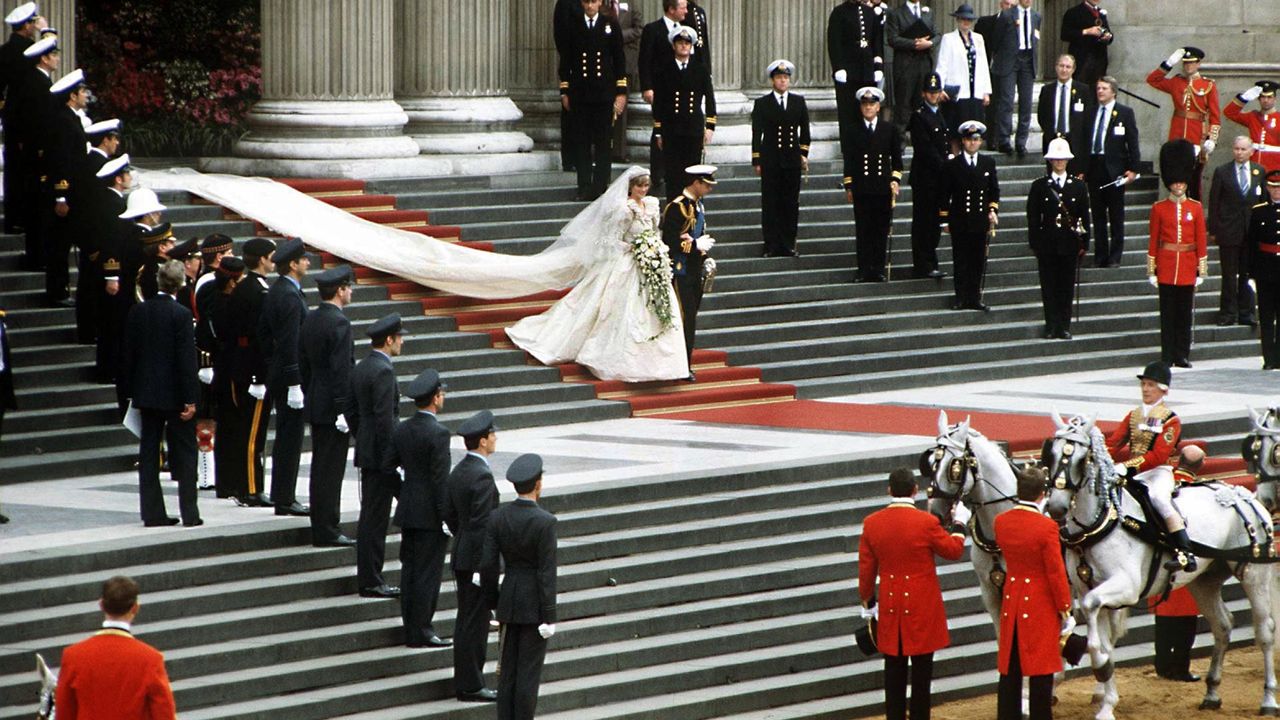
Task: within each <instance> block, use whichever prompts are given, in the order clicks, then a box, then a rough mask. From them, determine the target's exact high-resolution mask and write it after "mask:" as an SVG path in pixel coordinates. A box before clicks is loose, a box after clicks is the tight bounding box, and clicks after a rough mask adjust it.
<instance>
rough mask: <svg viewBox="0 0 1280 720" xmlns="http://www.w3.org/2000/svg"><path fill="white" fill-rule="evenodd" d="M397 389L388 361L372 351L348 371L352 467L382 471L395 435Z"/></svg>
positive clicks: (393, 371)
mask: <svg viewBox="0 0 1280 720" xmlns="http://www.w3.org/2000/svg"><path fill="white" fill-rule="evenodd" d="M399 402H400V386H399V384H398V383H397V382H396V372H395V369H394V368H393V367H392V365H391V358H390V357H389V356H388V355H387V354H386V353H383V352H380V351H378V350H374V351H372V352H370V353H369V354H368V355H367V356H365V358H364V359H362V360H361V361H360V362H358V363H356V367H355V369H354V370H352V371H351V404H352V407H351V409H352V413H351V414H350V415H348V416H347V424H348V425H349V426H350V429H351V434H352V435H354V436H355V439H356V457H355V464H356V467H358V468H360V469H361V470H365V471H382V470H384V469H385V468H386V460H387V447H388V445H389V443H390V441H391V436H392V434H393V433H394V432H395V427H396V418H397V409H398V407H399Z"/></svg>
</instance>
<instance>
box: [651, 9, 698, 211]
mask: <svg viewBox="0 0 1280 720" xmlns="http://www.w3.org/2000/svg"><path fill="white" fill-rule="evenodd" d="M688 14H689V3H688V1H687V0H662V17H660V18H658V19H657V20H654V21H653V22H651V23H649V24H648V25H645V26H644V31H643V32H642V33H641V34H640V56H639V58H638V60H637V63H636V64H637V66H638V67H637V73H638V77H639V83H640V97H641V98H643V99H644V101H645V102H647V103H649V104H650V106H652V105H653V98H654V92H653V91H654V82H655V79H654V76H655V74H656V73H657V71H658V69H659V68H663V67H666V66H668V65H670V64H671V63H673V62H675V59H676V54H675V50H673V49H672V47H671V41H670V40H669V39H668V38H669V37H670V36H671V33H673V32H675V30H676V29H677V28H679V27H680V26H681V23H683V22H684V20H685V18H687V17H688ZM695 32H696V31H695ZM695 57H696V56H695ZM701 61H702V60H701V58H700V57H696V59H695V60H694V62H701ZM658 137H659V136H658V133H657V132H656V131H655V132H653V133H652V134H651V135H650V136H649V173H650V174H651V176H652V178H653V184H654V187H653V192H654V193H658V192H665V190H666V188H662V187H659V186H660V185H661V184H662V181H663V179H664V178H665V177H666V167H667V166H666V162H665V160H664V159H663V153H662V147H661V146H660V145H659V143H658Z"/></svg>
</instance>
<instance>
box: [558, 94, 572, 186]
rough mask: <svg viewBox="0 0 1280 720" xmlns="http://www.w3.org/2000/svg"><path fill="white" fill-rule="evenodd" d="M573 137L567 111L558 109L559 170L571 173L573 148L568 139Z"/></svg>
mask: <svg viewBox="0 0 1280 720" xmlns="http://www.w3.org/2000/svg"><path fill="white" fill-rule="evenodd" d="M572 135H573V126H572V124H571V123H570V120H569V111H568V110H565V109H564V108H563V107H561V108H560V169H562V170H565V171H566V172H568V171H572V170H573V169H574V167H573V148H572V144H571V143H570V142H569V138H570V137H572Z"/></svg>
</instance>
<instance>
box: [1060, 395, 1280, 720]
mask: <svg viewBox="0 0 1280 720" xmlns="http://www.w3.org/2000/svg"><path fill="white" fill-rule="evenodd" d="M1051 417H1052V418H1053V420H1054V422H1055V423H1056V424H1057V426H1058V431H1057V433H1055V435H1054V437H1053V442H1052V444H1051V445H1049V446H1048V447H1049V450H1048V452H1047V453H1046V456H1045V458H1044V463H1045V465H1046V467H1047V469H1048V471H1049V475H1050V483H1051V487H1050V495H1049V499H1048V502H1047V504H1046V510H1047V511H1048V512H1049V515H1050V516H1052V517H1053V518H1055V519H1056V520H1058V522H1059V523H1060V524H1062V531H1061V532H1062V539H1063V542H1064V543H1065V544H1066V545H1067V548H1068V551H1067V571H1068V575H1069V576H1070V577H1071V580H1072V583H1073V584H1074V585H1076V587H1077V589H1078V591H1080V592H1081V593H1082V594H1083V597H1082V598H1081V600H1080V608H1081V610H1082V611H1083V612H1084V614H1085V619H1086V622H1087V623H1088V630H1089V632H1088V644H1089V655H1090V661H1091V664H1092V666H1093V672H1094V677H1095V678H1096V679H1097V680H1098V682H1099V683H1100V684H1101V687H1102V694H1101V697H1100V698H1098V700H1099V709H1098V713H1097V715H1096V718H1097V720H1112V719H1113V718H1114V717H1115V715H1114V710H1115V706H1116V704H1117V703H1118V702H1119V699H1120V695H1119V692H1118V690H1117V688H1116V682H1115V676H1114V671H1115V665H1114V661H1113V659H1112V652H1113V650H1114V648H1115V642H1116V640H1117V639H1118V638H1119V636H1120V635H1122V634H1123V631H1124V627H1123V625H1124V623H1123V619H1122V618H1119V617H1117V613H1116V611H1120V610H1122V609H1123V608H1128V607H1131V606H1133V605H1136V604H1137V603H1139V602H1141V601H1142V600H1143V599H1145V598H1146V597H1148V596H1152V595H1160V594H1161V593H1163V592H1164V591H1165V590H1166V589H1168V588H1170V587H1172V588H1177V587H1181V586H1183V585H1186V586H1187V587H1188V588H1189V589H1190V590H1191V594H1192V595H1193V596H1194V597H1195V599H1196V604H1197V605H1199V607H1200V610H1201V611H1202V612H1203V613H1204V616H1205V618H1206V619H1207V620H1208V621H1209V627H1210V628H1211V629H1212V630H1213V638H1214V648H1213V660H1212V662H1211V663H1210V665H1209V672H1208V674H1207V675H1206V676H1205V685H1206V689H1205V695H1204V699H1203V700H1202V701H1201V703H1200V708H1201V709H1217V708H1220V707H1222V699H1221V698H1220V697H1219V696H1218V686H1219V685H1220V684H1221V683H1222V661H1223V657H1224V655H1225V654H1226V651H1227V645H1228V643H1229V642H1230V636H1231V615H1230V613H1229V612H1228V611H1227V606H1226V604H1225V603H1224V602H1223V601H1222V583H1223V582H1224V581H1226V579H1227V578H1229V577H1230V576H1231V575H1233V574H1234V575H1235V576H1236V577H1237V578H1239V580H1240V584H1241V585H1242V586H1243V587H1244V590H1245V594H1246V596H1247V597H1248V599H1249V605H1250V607H1251V609H1252V612H1253V626H1254V638H1255V641H1256V643H1257V645H1258V647H1259V649H1260V650H1261V651H1262V657H1263V671H1264V676H1265V677H1264V681H1263V692H1262V704H1261V706H1260V709H1259V711H1258V714H1259V715H1270V716H1275V715H1280V709H1278V708H1277V705H1276V691H1275V688H1276V678H1275V667H1274V659H1273V657H1272V652H1271V651H1272V645H1273V642H1274V630H1275V623H1274V621H1273V620H1272V617H1271V580H1272V570H1271V565H1270V564H1267V563H1266V562H1263V563H1256V562H1250V560H1253V559H1255V558H1257V559H1262V560H1264V561H1265V560H1270V559H1272V555H1273V553H1272V544H1271V537H1270V534H1271V524H1270V521H1269V519H1267V518H1268V515H1267V513H1266V511H1265V510H1264V509H1263V507H1262V506H1261V505H1260V504H1259V503H1258V502H1257V501H1255V500H1254V499H1253V497H1252V496H1251V495H1250V494H1249V493H1248V491H1246V490H1243V489H1241V488H1236V487H1232V486H1229V485H1223V484H1219V483H1204V484H1197V485H1191V486H1183V487H1182V488H1181V489H1180V491H1179V493H1178V497H1177V498H1176V499H1175V501H1174V506H1175V507H1177V508H1178V510H1179V512H1181V513H1182V514H1183V515H1184V516H1185V517H1186V520H1187V531H1188V533H1189V534H1190V536H1191V539H1192V547H1193V549H1194V550H1195V554H1196V556H1197V557H1200V558H1203V560H1202V562H1201V563H1200V565H1199V568H1198V570H1197V571H1196V572H1193V573H1187V572H1184V571H1177V572H1175V573H1173V574H1172V575H1171V574H1170V572H1169V571H1168V570H1165V569H1164V566H1163V563H1162V560H1163V559H1164V557H1165V554H1166V552H1167V550H1166V549H1165V548H1157V547H1156V546H1155V544H1154V543H1155V542H1156V539H1155V538H1156V536H1157V530H1156V528H1158V527H1159V526H1160V525H1161V523H1160V522H1159V520H1156V522H1155V523H1152V522H1150V521H1148V520H1147V519H1146V518H1145V517H1144V514H1143V511H1142V509H1141V506H1140V505H1139V504H1138V502H1137V501H1136V500H1134V498H1133V496H1132V495H1130V494H1129V492H1126V491H1125V490H1124V480H1123V478H1122V477H1117V474H1116V468H1115V465H1114V463H1113V462H1112V460H1111V457H1110V455H1108V453H1107V447H1106V441H1105V439H1104V438H1103V436H1102V432H1101V431H1100V430H1098V428H1097V427H1095V426H1094V421H1093V420H1092V419H1090V420H1085V419H1083V418H1080V417H1076V418H1072V420H1071V422H1070V423H1066V422H1063V421H1062V418H1060V417H1058V416H1057V414H1056V413H1054V414H1053V415H1052V416H1051ZM1171 472H1172V470H1171V469H1170V468H1169V467H1168V466H1162V467H1159V468H1156V469H1154V470H1150V471H1148V473H1144V474H1143V475H1146V474H1149V473H1171ZM1143 475H1139V476H1138V477H1139V478H1142V477H1143ZM1120 528H1123V531H1119V532H1118V531H1117V530H1119V529H1120ZM1100 616H1103V617H1102V618H1101V619H1102V620H1103V622H1100Z"/></svg>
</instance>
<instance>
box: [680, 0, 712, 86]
mask: <svg viewBox="0 0 1280 720" xmlns="http://www.w3.org/2000/svg"><path fill="white" fill-rule="evenodd" d="M683 25H685V26H686V27H691V28H693V29H694V31H695V32H697V33H698V42H696V43H694V45H693V57H696V58H698V62H699V63H701V64H703V65H705V66H706V67H707V72H708V73H710V72H711V23H710V22H709V21H708V20H707V11H706V10H703V9H702V7H701V6H700V5H698V3H696V2H693V0H689V11H688V12H687V13H685V16H684V23H683Z"/></svg>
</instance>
